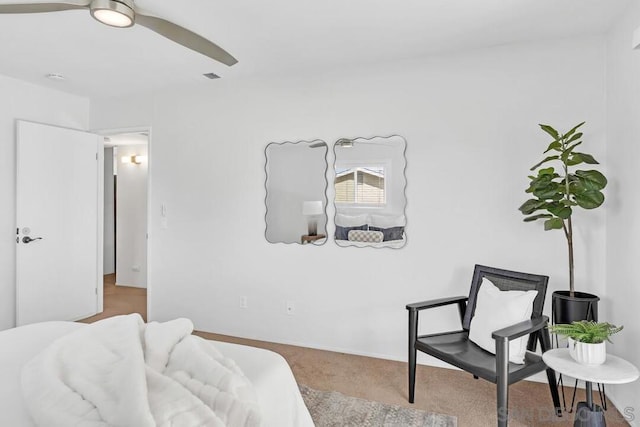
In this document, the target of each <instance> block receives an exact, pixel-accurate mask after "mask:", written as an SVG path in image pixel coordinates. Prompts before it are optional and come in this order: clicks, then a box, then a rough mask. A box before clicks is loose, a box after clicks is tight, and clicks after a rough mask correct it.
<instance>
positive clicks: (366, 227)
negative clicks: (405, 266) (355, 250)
mask: <svg viewBox="0 0 640 427" xmlns="http://www.w3.org/2000/svg"><path fill="white" fill-rule="evenodd" d="M406 221H407V220H406V218H405V216H404V214H400V215H374V214H366V213H365V214H359V215H345V214H343V213H336V216H335V224H336V232H335V236H334V237H335V241H336V243H337V244H338V245H339V246H356V247H359V248H362V247H370V248H371V247H373V248H401V247H403V246H404V244H405V243H406V234H405V225H406Z"/></svg>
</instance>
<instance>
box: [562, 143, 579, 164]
mask: <svg viewBox="0 0 640 427" xmlns="http://www.w3.org/2000/svg"><path fill="white" fill-rule="evenodd" d="M580 144H582V141H579V142H576V143H575V144H573V145H572V146H571V147H568V148H567V149H566V150H564V151H563V152H562V155H561V156H560V160H562V161H563V162H566V161H567V159H568V158H569V156H570V155H571V152H572V151H573V150H574V148H576V147H577V146H578V145H580Z"/></svg>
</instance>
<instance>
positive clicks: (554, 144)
mask: <svg viewBox="0 0 640 427" xmlns="http://www.w3.org/2000/svg"><path fill="white" fill-rule="evenodd" d="M561 148H562V144H561V143H560V142H559V141H553V142H552V143H551V144H549V146H548V147H547V149H546V150H544V152H545V153H548V152H549V151H551V150H556V151H560V149H561Z"/></svg>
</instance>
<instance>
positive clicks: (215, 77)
mask: <svg viewBox="0 0 640 427" xmlns="http://www.w3.org/2000/svg"><path fill="white" fill-rule="evenodd" d="M203 76H205V77H206V78H208V79H211V80H214V79H219V78H220V76H219V75H217V74H215V73H206V74H203Z"/></svg>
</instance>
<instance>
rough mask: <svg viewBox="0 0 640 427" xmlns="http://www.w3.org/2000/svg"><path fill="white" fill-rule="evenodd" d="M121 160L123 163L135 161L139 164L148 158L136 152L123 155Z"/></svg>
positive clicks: (134, 162)
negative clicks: (130, 154)
mask: <svg viewBox="0 0 640 427" xmlns="http://www.w3.org/2000/svg"><path fill="white" fill-rule="evenodd" d="M120 160H121V161H122V163H133V164H135V165H139V164H140V163H142V162H145V161H146V160H147V156H140V155H138V154H134V155H133V156H122V157H121V159H120Z"/></svg>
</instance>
